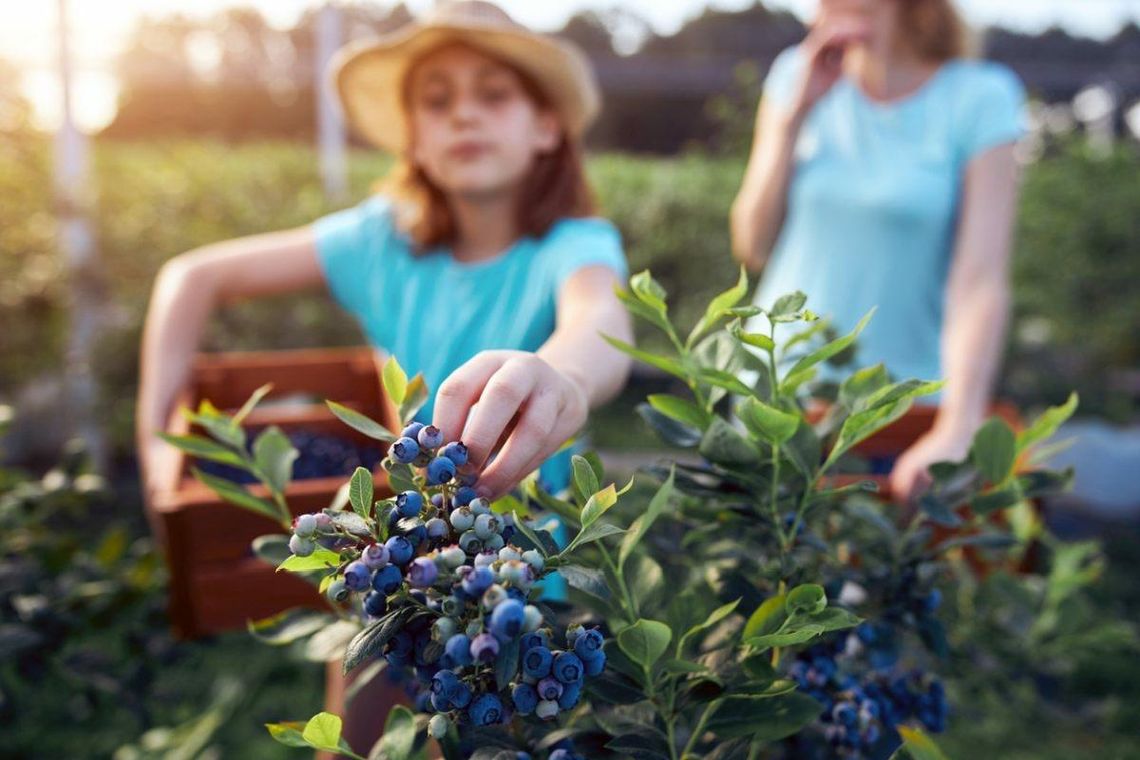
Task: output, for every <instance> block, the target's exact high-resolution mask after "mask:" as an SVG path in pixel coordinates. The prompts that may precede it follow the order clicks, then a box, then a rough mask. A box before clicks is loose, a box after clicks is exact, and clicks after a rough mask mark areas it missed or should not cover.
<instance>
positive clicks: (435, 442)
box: [416, 425, 443, 449]
mask: <svg viewBox="0 0 1140 760" xmlns="http://www.w3.org/2000/svg"><path fill="white" fill-rule="evenodd" d="M416 440H417V441H419V444H420V448H421V449H438V448H439V447H440V446H442V445H443V431H441V430H440V429H439V428H437V427H436V426H435V425H428V426H427V427H423V428H420V432H419V433H417V434H416Z"/></svg>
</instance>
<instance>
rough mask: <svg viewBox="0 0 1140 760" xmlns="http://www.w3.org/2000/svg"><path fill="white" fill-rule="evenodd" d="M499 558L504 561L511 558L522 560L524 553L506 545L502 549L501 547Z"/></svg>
mask: <svg viewBox="0 0 1140 760" xmlns="http://www.w3.org/2000/svg"><path fill="white" fill-rule="evenodd" d="M499 559H501V560H502V561H503V562H507V561H509V560H515V561H519V560H522V553H521V552H520V551H519V550H518V549H516V548H515V547H513V546H504V547H503V548H502V549H499Z"/></svg>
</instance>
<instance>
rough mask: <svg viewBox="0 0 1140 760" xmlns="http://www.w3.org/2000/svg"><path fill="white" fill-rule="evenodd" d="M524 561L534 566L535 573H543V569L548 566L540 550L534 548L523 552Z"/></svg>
mask: <svg viewBox="0 0 1140 760" xmlns="http://www.w3.org/2000/svg"><path fill="white" fill-rule="evenodd" d="M522 561H523V562H525V563H527V564H528V565H530V566H531V567H533V568H534V572H535V573H541V572H542V569H543V568H544V567H546V560H545V559H544V558H543V556H542V554H541V553H540V552H538V551H536V550H534V549H528V550H527V551H525V552H523V553H522Z"/></svg>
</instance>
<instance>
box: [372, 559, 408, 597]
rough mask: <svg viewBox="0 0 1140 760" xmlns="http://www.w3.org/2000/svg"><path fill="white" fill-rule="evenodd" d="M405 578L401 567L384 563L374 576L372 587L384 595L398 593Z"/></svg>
mask: <svg viewBox="0 0 1140 760" xmlns="http://www.w3.org/2000/svg"><path fill="white" fill-rule="evenodd" d="M403 580H404V576H403V574H402V573H401V572H400V568H398V567H396V566H395V565H384V567H382V568H380V569H379V570H377V571H376V574H375V575H373V576H372V588H373V589H375V590H376V591H379V592H380V593H381V594H383V595H384V596H389V595H390V594H394V593H396V590H397V589H398V588H400V584H401V583H402V582H403Z"/></svg>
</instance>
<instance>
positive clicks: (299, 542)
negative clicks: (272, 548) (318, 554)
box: [289, 534, 317, 557]
mask: <svg viewBox="0 0 1140 760" xmlns="http://www.w3.org/2000/svg"><path fill="white" fill-rule="evenodd" d="M316 550H317V545H316V543H314V542H313V540H312V539H308V538H302V537H301V536H298V535H296V534H294V535H292V536H290V537H289V551H291V552H293V554H295V555H297V556H298V557H308V556H309V555H310V554H312V553H313V552H315V551H316Z"/></svg>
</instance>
